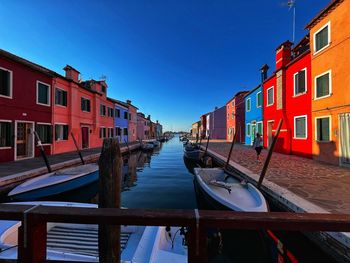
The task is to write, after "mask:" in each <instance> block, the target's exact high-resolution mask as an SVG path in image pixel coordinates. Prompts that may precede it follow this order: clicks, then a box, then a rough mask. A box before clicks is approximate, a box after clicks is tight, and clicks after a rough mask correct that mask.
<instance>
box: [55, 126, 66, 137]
mask: <svg viewBox="0 0 350 263" xmlns="http://www.w3.org/2000/svg"><path fill="white" fill-rule="evenodd" d="M55 140H56V141H61V140H68V125H66V124H56V125H55Z"/></svg>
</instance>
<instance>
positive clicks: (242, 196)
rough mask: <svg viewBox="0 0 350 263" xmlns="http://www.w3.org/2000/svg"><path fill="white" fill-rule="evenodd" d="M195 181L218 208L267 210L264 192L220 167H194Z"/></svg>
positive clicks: (246, 210)
mask: <svg viewBox="0 0 350 263" xmlns="http://www.w3.org/2000/svg"><path fill="white" fill-rule="evenodd" d="M194 173H195V182H196V184H197V185H198V187H199V189H200V190H201V191H202V192H203V193H204V195H205V197H207V199H208V201H209V202H211V203H212V205H214V206H215V207H217V208H224V209H230V210H234V211H244V212H267V211H268V205H267V202H266V200H265V198H264V196H263V195H262V193H261V192H260V191H259V190H258V189H257V188H256V187H255V186H254V185H252V184H251V183H247V182H245V181H242V180H240V179H238V178H237V177H234V176H233V175H228V174H227V173H226V172H225V171H224V170H223V169H220V168H194Z"/></svg>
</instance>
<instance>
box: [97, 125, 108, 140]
mask: <svg viewBox="0 0 350 263" xmlns="http://www.w3.org/2000/svg"><path fill="white" fill-rule="evenodd" d="M101 129H105V130H106V136H105V137H100V135H99V136H98V137H99V139H106V138H108V137H107V127H106V126H100V130H99V133H101Z"/></svg>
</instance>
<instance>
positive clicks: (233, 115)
mask: <svg viewBox="0 0 350 263" xmlns="http://www.w3.org/2000/svg"><path fill="white" fill-rule="evenodd" d="M234 118H235V112H234V111H233V112H232V120H233V119H234Z"/></svg>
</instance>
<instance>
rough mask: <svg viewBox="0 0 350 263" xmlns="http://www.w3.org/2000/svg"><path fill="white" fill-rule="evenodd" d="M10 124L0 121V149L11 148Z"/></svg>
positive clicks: (11, 134)
mask: <svg viewBox="0 0 350 263" xmlns="http://www.w3.org/2000/svg"><path fill="white" fill-rule="evenodd" d="M12 142H13V133H12V122H10V121H0V147H12Z"/></svg>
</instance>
